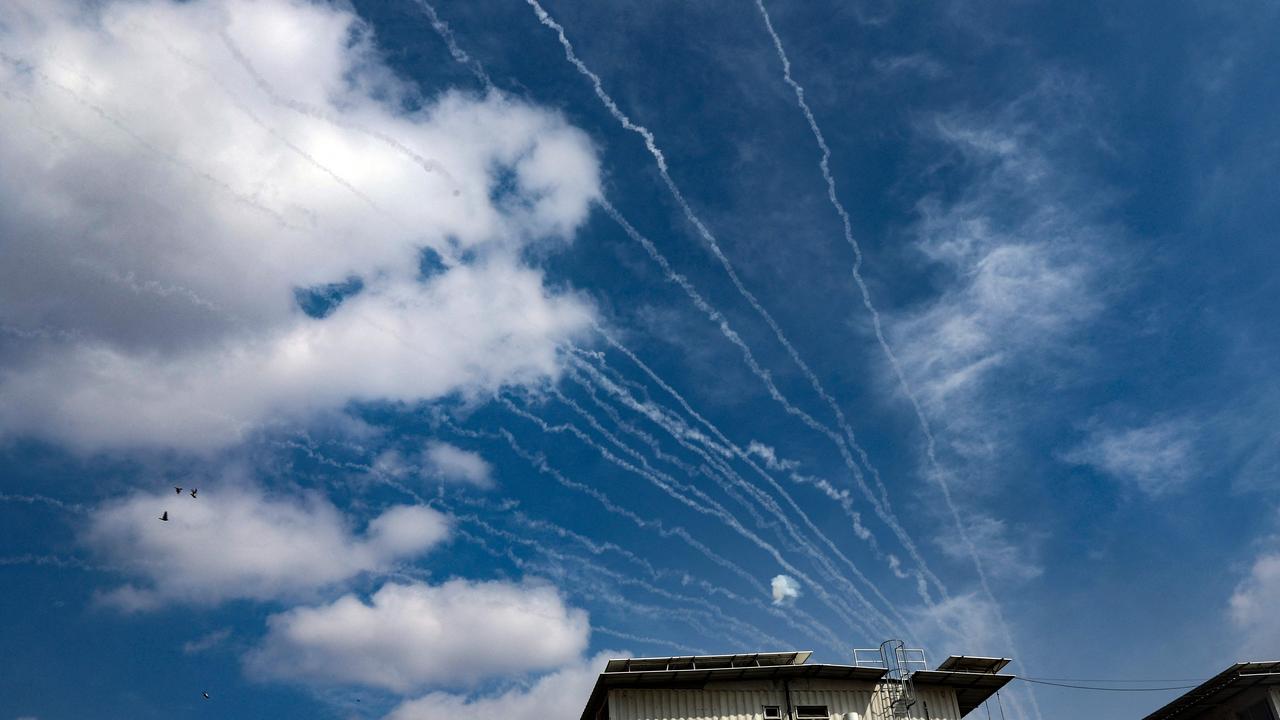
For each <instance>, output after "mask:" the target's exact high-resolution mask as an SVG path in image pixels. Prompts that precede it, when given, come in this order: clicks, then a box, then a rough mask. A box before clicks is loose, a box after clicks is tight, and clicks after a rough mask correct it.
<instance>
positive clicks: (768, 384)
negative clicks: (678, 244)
mask: <svg viewBox="0 0 1280 720" xmlns="http://www.w3.org/2000/svg"><path fill="white" fill-rule="evenodd" d="M599 202H600V205H601V207H602V208H603V209H604V211H605V212H606V213H607V214H608V215H609V216H610V217H612V218H613V220H614V221H615V222H617V223H618V225H619V226H621V227H622V229H623V231H624V232H625V233H626V234H627V236H628V237H630V238H631V239H632V240H634V241H635V242H637V243H639V244H640V245H641V246H642V247H643V248H644V249H645V251H646V252H648V254H649V256H650V257H651V258H652V259H653V260H654V262H656V263H658V265H659V266H660V267H661V268H662V270H663V272H664V273H665V274H666V276H667V279H668V280H670V281H671V282H674V283H676V284H677V285H679V286H680V287H681V288H682V289H683V290H684V292H685V294H686V295H688V296H689V299H690V300H691V301H692V302H693V304H694V306H695V307H697V308H698V309H699V310H701V311H702V312H703V313H705V314H706V315H707V317H708V318H709V319H710V320H711V321H712V322H714V323H715V324H716V325H717V326H718V327H719V328H720V332H721V334H722V335H724V336H725V338H727V339H728V340H729V341H730V342H731V343H733V344H734V345H735V346H737V347H738V349H739V351H740V352H741V353H742V357H743V360H744V361H745V362H746V363H747V367H748V368H749V369H750V370H751V372H752V373H753V374H754V375H755V376H756V377H757V378H759V379H760V381H761V382H762V383H763V384H764V386H765V389H766V390H767V391H768V392H769V396H770V397H771V398H773V399H774V401H776V402H777V403H778V404H779V405H781V406H782V408H783V409H784V410H786V412H787V413H789V414H791V415H794V416H795V417H797V418H799V419H800V421H801V422H803V423H804V424H805V425H806V426H807V427H809V428H810V429H811V430H813V431H814V432H817V433H819V434H821V435H824V436H826V437H827V438H828V439H829V440H831V442H832V443H833V444H835V446H836V449H837V450H839V452H840V456H841V458H842V459H843V460H844V463H845V466H846V467H847V468H848V469H849V471H850V472H851V473H852V474H853V477H854V479H855V481H856V483H857V485H858V488H859V489H860V490H861V491H862V494H863V496H864V497H865V498H866V499H867V501H868V502H869V503H870V504H871V506H872V508H874V509H875V511H876V516H877V517H879V518H880V520H881V521H882V522H884V523H885V525H886V526H887V527H889V529H890V530H891V531H892V532H893V533H894V535H895V536H896V537H897V538H898V541H899V542H900V543H902V546H903V547H904V548H905V549H906V550H907V553H908V554H909V555H911V558H912V560H914V561H915V562H916V565H917V567H919V568H920V571H921V572H922V573H924V574H925V576H926V577H928V578H929V579H930V581H931V582H932V583H933V584H934V585H935V586H936V587H937V588H938V590H939V591H940V592H941V593H942V594H943V596H944V597H945V596H946V595H947V589H946V586H945V585H943V584H942V581H941V580H940V579H939V578H938V577H937V576H936V575H934V573H933V572H932V571H931V570H930V569H929V566H928V563H926V562H925V560H924V557H923V556H922V555H921V554H920V551H919V550H918V549H917V548H916V545H915V543H914V542H913V541H912V540H911V537H910V535H908V534H907V531H906V529H905V528H903V527H902V525H901V524H900V523H899V522H898V520H897V517H896V516H895V515H893V512H892V510H891V509H890V508H888V507H887V506H885V505H884V504H883V503H882V502H881V501H880V498H878V497H877V496H876V494H875V493H874V492H873V491H872V490H871V487H870V486H869V485H868V484H867V482H866V479H865V477H864V476H863V473H862V469H861V468H860V467H859V466H858V464H857V462H856V461H855V460H854V459H853V456H852V455H851V454H850V452H849V446H848V445H847V444H846V442H845V439H844V438H843V437H841V436H840V435H839V434H837V433H836V432H834V431H833V430H831V429H830V428H828V427H826V426H825V425H823V424H822V423H820V422H818V421H817V420H816V419H814V418H813V416H811V415H809V414H808V413H806V412H805V411H803V410H801V409H800V408H798V407H796V406H795V405H794V404H792V403H791V402H790V401H789V400H787V398H786V396H784V395H783V394H782V391H781V390H779V389H778V387H777V385H776V384H775V383H774V382H773V378H772V377H771V376H770V374H769V372H768V371H767V370H765V369H764V368H763V367H761V366H760V363H759V362H758V361H757V360H756V358H755V354H754V353H753V352H752V351H751V348H750V347H748V346H747V344H746V342H745V341H743V339H742V337H741V336H740V335H738V333H737V332H736V331H735V330H734V329H733V328H732V327H731V326H730V325H729V322H728V320H727V319H726V318H725V317H724V315H723V314H722V313H721V312H720V311H719V310H717V309H715V308H714V307H712V306H711V304H710V303H708V302H707V301H706V300H705V299H703V297H702V295H701V294H700V293H699V292H698V291H697V289H696V288H695V287H693V284H692V283H690V282H689V280H688V278H686V277H684V276H683V275H681V274H680V273H677V272H675V270H674V269H672V267H671V264H670V262H669V261H668V260H667V258H666V256H664V255H663V254H662V253H661V252H659V251H658V249H657V247H656V246H654V244H653V242H652V241H650V240H649V239H648V238H646V237H645V236H644V235H641V234H640V233H639V232H638V231H637V230H636V229H635V228H634V227H632V225H631V223H629V222H627V219H626V218H624V217H622V214H621V213H619V212H618V211H617V209H615V208H614V207H613V205H611V204H610V203H609V201H608V200H606V199H603V198H601V199H600V201H599ZM596 330H597V331H598V332H600V333H601V334H602V335H604V336H605V337H606V339H608V341H609V342H610V344H611V345H613V346H614V347H620V346H621V344H620V343H617V342H616V341H614V340H613V339H612V338H611V337H610V336H609V335H608V333H606V332H605V331H604V330H603V329H602V328H600V327H599V326H596ZM627 354H628V357H630V358H631V359H632V360H633V361H634V362H637V363H639V358H637V357H636V356H635V354H634V353H631V352H630V351H629V350H628V351H627ZM639 364H640V365H642V366H643V367H644V368H645V372H646V374H648V375H649V376H650V377H651V378H654V379H655V380H657V374H656V373H654V372H653V371H652V370H649V369H648V366H644V365H643V363H639ZM660 385H661V386H662V387H663V388H664V389H666V390H667V391H668V392H675V391H674V390H672V389H671V386H670V385H668V384H667V383H660ZM677 395H678V393H677ZM681 402H682V405H683V406H684V407H685V408H686V410H687V411H689V412H690V413H691V414H692V415H693V416H694V417H696V418H698V419H699V421H700V422H702V423H703V424H704V425H708V423H707V421H706V419H705V418H703V417H702V416H701V415H698V414H697V413H695V412H693V411H692V408H690V407H688V403H686V402H683V400H681ZM858 449H859V451H861V448H858Z"/></svg>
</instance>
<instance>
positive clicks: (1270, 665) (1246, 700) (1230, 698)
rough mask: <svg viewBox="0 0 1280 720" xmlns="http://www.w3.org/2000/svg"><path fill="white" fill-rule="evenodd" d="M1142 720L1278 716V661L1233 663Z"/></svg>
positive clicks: (1275, 719)
mask: <svg viewBox="0 0 1280 720" xmlns="http://www.w3.org/2000/svg"><path fill="white" fill-rule="evenodd" d="M1144 720H1280V661H1271V662H1239V663H1236V664H1235V665H1232V666H1231V667H1229V668H1227V669H1226V670H1223V671H1222V672H1220V673H1218V674H1217V675H1215V676H1213V677H1212V678H1209V679H1208V680H1206V681H1204V682H1203V683H1201V684H1200V685H1198V686H1197V687H1196V688H1195V689H1193V690H1189V691H1187V693H1186V694H1184V695H1183V696H1182V697H1179V698H1178V699H1176V700H1174V701H1173V702H1171V703H1169V704H1168V705H1165V706H1164V707H1162V708H1160V709H1159V710H1157V711H1155V712H1153V713H1151V714H1150V715H1148V716H1147V717H1146V718H1144Z"/></svg>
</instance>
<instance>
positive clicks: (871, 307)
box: [756, 0, 1040, 717]
mask: <svg viewBox="0 0 1280 720" xmlns="http://www.w3.org/2000/svg"><path fill="white" fill-rule="evenodd" d="M756 7H757V8H758V9H759V10H760V16H761V18H763V19H764V25H765V29H766V30H767V31H768V33H769V37H770V39H772V41H773V47H774V50H776V51H777V54H778V59H779V60H780V61H781V62H782V76H783V80H784V81H785V82H786V83H787V85H789V86H791V89H792V90H793V91H794V92H795V96H796V104H797V105H798V106H799V107H800V111H801V112H802V113H803V114H804V117H805V120H806V121H807V122H808V124H809V130H810V132H812V133H813V137H814V140H816V141H817V143H818V148H819V150H821V152H822V157H821V159H820V160H819V162H818V166H819V168H820V169H821V171H822V177H823V179H824V180H825V181H826V183H827V199H828V200H829V201H830V202H831V206H832V207H833V208H835V211H836V214H838V215H839V216H840V223H841V226H842V228H843V230H844V239H845V242H847V243H848V244H849V247H851V248H852V249H853V254H854V261H853V268H852V275H853V279H854V282H855V283H856V284H857V286H858V292H859V293H860V294H861V295H862V304H863V306H864V307H865V308H866V309H867V313H868V315H869V316H870V317H871V324H872V327H873V328H874V330H875V335H876V342H877V343H879V345H880V349H881V350H882V351H883V352H884V356H885V358H886V359H888V361H889V365H890V366H891V367H892V368H893V372H894V375H896V376H897V378H898V384H899V386H900V387H901V389H902V392H903V394H904V395H906V397H907V400H908V401H909V402H910V403H911V408H912V410H914V411H915V416H916V420H917V421H918V422H919V424H920V430H921V431H922V432H923V433H924V437H925V454H926V456H927V457H928V460H929V465H930V468H931V469H932V473H931V475H932V476H933V478H934V479H935V480H936V481H937V484H938V488H939V490H941V491H942V497H943V501H944V503H945V505H946V506H947V510H948V512H949V513H950V514H951V518H952V520H953V521H954V523H955V526H956V532H957V533H958V534H959V536H960V541H961V543H963V544H964V546H965V550H966V551H967V552H968V554H969V557H970V559H971V560H972V561H973V566H974V570H976V571H977V574H978V581H979V583H980V584H981V585H982V590H983V593H984V594H985V595H986V596H987V600H988V602H990V603H991V606H992V609H993V610H994V612H995V614H996V619H997V621H998V622H999V624H1000V629H1001V632H1002V634H1003V635H1004V639H1005V641H1006V642H1007V643H1008V644H1009V647H1010V649H1011V650H1014V651H1015V655H1016V648H1015V646H1014V642H1013V633H1012V631H1011V630H1010V629H1009V625H1008V623H1007V622H1006V621H1005V617H1004V612H1003V610H1002V609H1001V607H1000V604H999V602H998V601H997V600H996V596H995V593H994V592H993V591H992V589H991V584H990V582H989V581H988V578H987V572H986V569H985V567H984V566H983V563H982V557H981V555H980V554H979V553H978V547H977V545H976V544H975V543H974V542H973V538H972V537H971V536H970V535H969V531H968V528H967V527H966V525H965V523H964V520H963V519H962V518H961V517H960V510H959V508H958V507H957V506H956V503H955V500H954V498H953V497H952V495H951V487H950V485H949V484H948V482H947V473H946V471H945V470H944V469H943V468H942V467H941V466H940V464H939V462H938V457H937V442H936V440H935V438H934V434H933V429H932V428H931V426H930V423H929V419H928V418H927V417H926V416H925V413H924V410H923V408H922V407H921V405H920V401H919V399H918V398H917V396H916V394H915V392H914V391H913V390H912V389H911V384H910V383H909V382H907V376H906V373H905V372H904V371H903V369H902V364H901V363H900V362H899V361H898V357H897V355H895V354H894V352H893V348H892V347H890V346H889V343H888V341H887V340H886V339H885V336H884V328H883V327H882V323H881V320H880V313H879V312H878V311H877V310H876V307H875V304H874V303H873V302H872V301H871V291H870V290H869V289H868V287H867V283H866V281H865V280H864V279H863V277H862V272H861V269H862V248H861V246H860V245H859V244H858V241H857V240H856V239H855V238H854V237H853V228H852V223H851V222H850V219H849V213H848V211H847V210H845V207H844V204H843V203H841V202H840V198H839V196H838V195H837V193H836V181H835V177H833V176H832V174H831V148H830V147H829V146H828V145H827V141H826V138H825V137H824V136H823V134H822V129H821V128H820V127H818V121H817V119H816V118H815V117H814V115H813V111H812V110H811V109H810V108H809V103H808V102H806V101H805V97H804V87H802V86H801V85H800V83H798V82H796V80H795V79H794V78H793V77H792V76H791V61H790V59H789V58H788V57H787V53H786V50H785V49H784V48H783V46H782V38H781V37H779V36H778V33H777V31H776V30H775V29H774V27H773V22H772V20H771V19H770V18H769V11H768V10H767V9H766V8H765V5H764V0H756ZM880 489H881V492H882V493H885V502H886V504H887V503H888V496H887V492H886V491H885V488H884V485H883V484H881V486H880ZM1027 694H1028V695H1029V696H1030V698H1031V703H1032V707H1033V709H1034V711H1035V714H1036V717H1039V716H1040V708H1039V704H1038V703H1037V702H1036V699H1035V693H1033V692H1032V691H1031V690H1030V689H1028V690H1027Z"/></svg>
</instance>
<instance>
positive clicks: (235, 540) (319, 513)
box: [84, 487, 449, 610]
mask: <svg viewBox="0 0 1280 720" xmlns="http://www.w3.org/2000/svg"><path fill="white" fill-rule="evenodd" d="M163 511H167V512H168V513H169V522H160V521H159V520H158V519H157V518H158V516H159V515H160V513H161V512H163ZM448 535H449V520H448V518H447V517H446V516H444V515H442V514H440V513H439V512H437V511H435V510H432V509H431V508H428V507H423V506H408V505H406V506H397V507H393V508H391V509H389V510H386V511H385V512H383V513H382V514H381V515H378V516H377V517H375V518H374V519H373V520H372V521H370V522H369V524H368V526H367V527H366V528H365V530H364V533H363V534H360V535H357V534H356V533H355V532H353V530H352V528H351V523H350V522H349V520H348V518H347V517H346V516H344V515H343V514H342V513H341V512H340V511H339V510H338V509H337V508H335V507H334V506H333V505H332V504H330V503H329V502H328V501H327V500H325V499H323V498H320V497H318V496H315V495H310V494H307V495H304V496H302V497H300V498H283V497H271V496H267V495H265V494H263V493H262V492H261V491H260V490H257V489H254V488H248V487H228V488H218V489H214V488H209V489H205V490H204V491H203V492H201V494H200V497H199V499H198V500H193V499H191V498H189V497H187V496H185V495H174V494H173V493H166V492H162V493H136V494H134V495H131V496H129V497H127V498H124V499H122V500H118V501H115V502H111V503H108V504H106V505H104V506H102V507H100V508H98V509H97V510H95V511H94V512H93V514H92V516H91V517H90V520H89V526H88V529H87V531H86V533H85V538H84V539H85V542H86V544H87V545H88V546H89V547H91V548H92V549H93V551H94V552H95V553H97V554H99V555H101V556H102V557H104V558H105V559H106V560H108V561H109V562H110V563H111V564H112V565H114V566H116V567H118V568H120V569H122V570H124V571H125V572H126V573H129V574H131V575H134V576H137V577H138V578H140V579H141V581H142V584H141V585H135V584H130V585H125V586H123V587H120V588H117V589H115V590H112V591H110V592H109V593H107V594H106V595H105V596H104V598H103V599H104V600H105V601H106V602H108V603H109V604H112V605H115V606H117V607H120V608H122V609H125V610H145V609H149V608H154V607H156V606H158V605H161V604H164V603H166V602H181V603H186V604H193V605H209V604H215V603H218V602H222V601H225V600H230V599H237V598H248V599H254V600H267V599H273V598H288V597H297V596H303V595H306V594H308V593H309V592H311V591H314V590H316V589H318V588H323V587H327V586H333V585H336V584H338V583H341V582H344V581H347V580H350V579H352V578H354V577H356V576H358V575H360V574H362V573H367V572H378V571H384V570H387V569H389V568H390V567H392V566H393V565H394V564H395V563H397V562H398V561H402V560H406V559H409V558H413V557H416V556H418V555H421V554H422V553H423V552H425V551H427V550H428V549H430V548H431V547H432V546H434V545H437V544H439V543H440V542H442V541H443V540H444V539H445V538H447V537H448Z"/></svg>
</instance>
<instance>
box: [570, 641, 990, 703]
mask: <svg viewBox="0 0 1280 720" xmlns="http://www.w3.org/2000/svg"><path fill="white" fill-rule="evenodd" d="M908 652H910V651H908ZM810 654H811V653H809V652H783V653H757V654H751V655H704V656H684V657H666V658H628V659H618V660H610V661H609V662H608V664H607V665H606V666H605V669H604V672H603V673H601V674H600V677H599V679H598V680H597V681H596V685H595V689H594V690H593V691H592V693H591V697H590V699H589V700H588V701H587V705H586V708H585V709H584V710H583V711H582V720H881V719H888V718H893V719H895V720H959V719H960V718H962V717H964V716H965V715H967V714H968V713H969V712H970V711H972V710H973V709H975V708H977V707H978V706H979V705H981V704H982V703H983V702H984V701H985V700H986V699H987V698H989V697H991V696H992V695H993V694H994V693H995V692H996V691H997V690H999V689H1000V688H1002V687H1004V685H1005V684H1006V683H1008V682H1009V681H1010V680H1013V676H1012V675H1002V674H1000V670H1002V669H1003V668H1004V666H1005V665H1007V664H1008V663H1009V661H1008V660H1007V659H1004V658H976V657H965V656H952V657H949V658H947V660H946V661H945V662H943V663H942V664H941V665H939V666H938V668H937V669H935V670H925V669H921V670H915V669H911V670H907V671H905V672H904V670H906V669H905V668H903V667H901V666H898V664H897V663H895V662H894V660H893V657H892V655H890V656H888V657H889V660H888V661H887V662H883V663H881V667H868V666H866V665H824V664H808V662H807V661H808V659H809V656H810ZM921 658H923V654H921ZM914 662H919V661H914ZM884 665H890V666H893V667H888V668H886V667H884Z"/></svg>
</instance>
